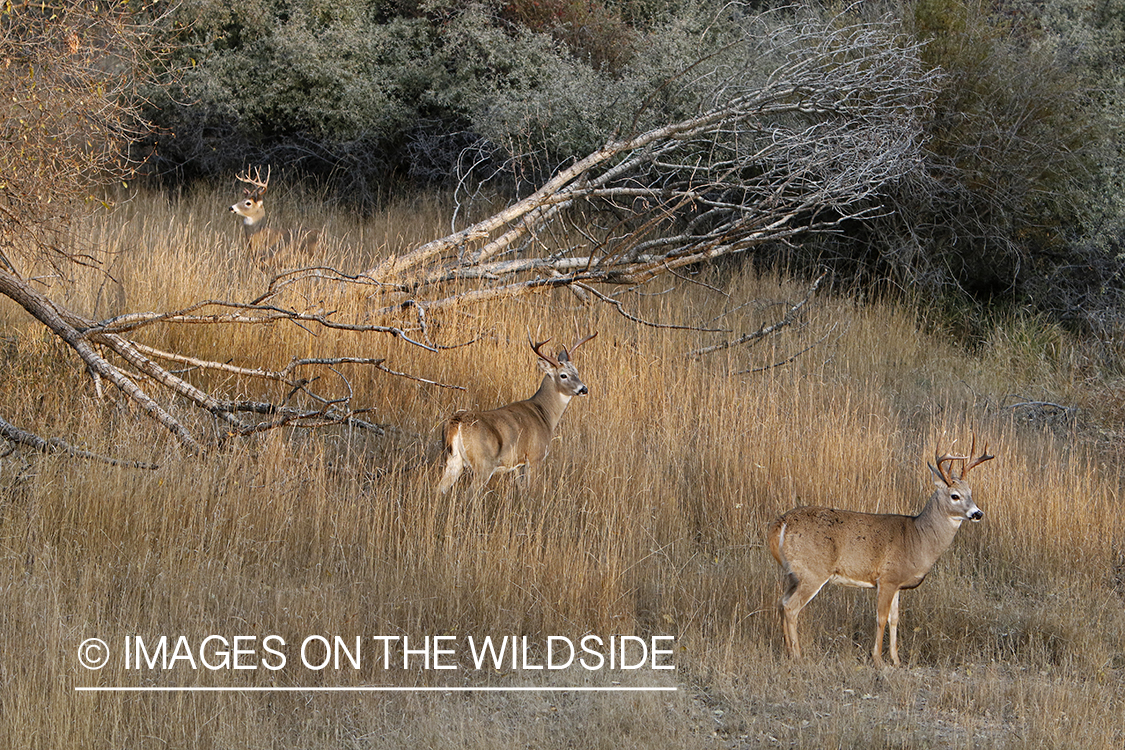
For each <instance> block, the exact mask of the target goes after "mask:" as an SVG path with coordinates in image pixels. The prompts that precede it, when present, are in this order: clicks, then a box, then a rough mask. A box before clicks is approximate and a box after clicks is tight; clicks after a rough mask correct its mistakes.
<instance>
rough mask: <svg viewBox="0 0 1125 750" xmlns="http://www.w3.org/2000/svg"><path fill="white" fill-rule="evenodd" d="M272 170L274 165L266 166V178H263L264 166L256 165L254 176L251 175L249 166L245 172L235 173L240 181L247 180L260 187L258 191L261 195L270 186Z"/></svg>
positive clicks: (248, 183) (247, 182)
mask: <svg viewBox="0 0 1125 750" xmlns="http://www.w3.org/2000/svg"><path fill="white" fill-rule="evenodd" d="M272 171H273V167H270V166H267V167H266V179H265V180H263V179H262V168H261V167H254V176H253V177H251V176H250V169H249V168H247V169H246V171H245V172H244V173H243V174H239V175H235V178H236V179H237V180H238V181H239V182H245V183H246V184H247V185H253V186H254V187H256V188H257V189H258V191H257V192H258V194H259V195H261V194H262V193H265V192H266V188H268V187H269V185H270V172H272Z"/></svg>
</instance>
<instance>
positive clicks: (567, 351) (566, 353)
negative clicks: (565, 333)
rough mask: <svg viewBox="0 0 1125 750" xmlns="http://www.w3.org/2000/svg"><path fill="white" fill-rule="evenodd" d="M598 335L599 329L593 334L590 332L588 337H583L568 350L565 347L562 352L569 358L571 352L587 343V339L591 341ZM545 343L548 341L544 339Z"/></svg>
mask: <svg viewBox="0 0 1125 750" xmlns="http://www.w3.org/2000/svg"><path fill="white" fill-rule="evenodd" d="M597 335H598V332H597V331H594V332H593V333H591V334H590V335H589V336H587V337H586V338H584V339H582V340H581V341H579V342H578V343H577V344H575V345H574V346H572V347H570V349H569V350H567V349H563V350H562V353H563V354H565V355H566V358H567V359H570V355H571V354H573V353H574V351H575V350H576V349H577V348H578V347H580V346H582V345H583V344H585V343H586V342H587V341H589V340H590V339H592V338H594V337H595V336H597ZM543 343H547V342H546V341H544V342H543Z"/></svg>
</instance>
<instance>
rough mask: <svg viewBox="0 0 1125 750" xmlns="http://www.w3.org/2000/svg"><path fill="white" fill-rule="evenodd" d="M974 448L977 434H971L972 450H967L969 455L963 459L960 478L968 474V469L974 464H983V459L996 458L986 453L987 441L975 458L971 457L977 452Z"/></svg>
mask: <svg viewBox="0 0 1125 750" xmlns="http://www.w3.org/2000/svg"><path fill="white" fill-rule="evenodd" d="M976 448H977V436H976V435H973V450H971V451H969V456H968V458H967V459H966V461H965V468H964V469H962V470H961V478H962V479H964V478H965V477H966V476H968V474H969V469H971V468H973V467H974V466H978V465H980V464H983V463H984V462H985V461H991V460H992V459H994V458H996V456H990V455H989V454H988V443H985V444H984V450H983V451H982V452H981V454H980V456H978V457H977V458H972V455H973V454H974V453H976V452H977V450H976Z"/></svg>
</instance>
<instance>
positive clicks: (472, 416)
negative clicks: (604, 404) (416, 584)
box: [438, 333, 598, 492]
mask: <svg viewBox="0 0 1125 750" xmlns="http://www.w3.org/2000/svg"><path fill="white" fill-rule="evenodd" d="M597 335H598V334H596V333H594V334H591V335H589V336H587V337H586V338H584V339H582V340H581V341H579V342H578V343H577V344H575V345H574V346H572V347H571V348H570V351H569V352H568V351H567V350H566V349H563V350H562V351H560V352H559V355H558V357H557V358H556V357H552V356H550V355H549V354H544V353H543V352H542V351H540V347H542V346H543V345H544V344H546V343H547V341H541V342H540V343H538V344H532V343H531V340H530V338H529V339H528V343H529V344H531V349H532V351H534V352H535V354H536V355H537V356H538V357H539V367H540V368H541V369H542V370H543V372H544V373H545V374H544V376H543V382H542V383H540V384H539V390H537V391H536V392H535V395H534V396H532V397H531V398H529V399H527V400H525V401H517V402H516V403H514V404H508V405H507V406H501V407H500V408H498V409H490V410H489V411H459V412H457V413H456V414H454V415H453V416H452V417H450V418H449V421H448V422H446V423H445V430H444V434H443V440H444V443H445V473H444V474H443V475H442V477H441V483H440V484H439V485H438V490H440V491H441V492H446V491H447V490H448V489H449V488H450V487H452V486H453V483H454V482H456V481H457V479H458V477H460V476H461V472H463V471H464V470H465V465H466V464H468V466H469V468H470V469H471V470H472V472H473V479H474V484H476V486H477V487H478V489H479V488H480V487H483V486H484V484H485V483H486V482H488V480H489V479H491V478H492V476H493V475H494V474H499V473H503V472H508V471H515V470H516V469H520V478H521V481H523V482H524V483H526V482H527V472H528V465H529V464H531V463H535V462H539V461H542V460H543V459H544V457H546V455H547V449H548V448H550V446H551V437H552V436H553V435H554V434H555V428H556V427H558V424H559V420H560V419H562V415H563V412H564V411H566V407H567V405H568V404H569V403H570V400H571V399H572V398H574V397H575V396H584V395H586V393H588V389H587V388H586V385H585V384H584V383H583V382H582V378H580V377H579V376H578V370H576V369H575V368H574V363H573V362H571V361H570V357H571V354H572V353H573V352H574V351H575V350H576V349H578V347H580V346H582V344H584V343H586V342H587V341H589V340H590V339H592V338H594V336H597ZM548 341H550V339H548Z"/></svg>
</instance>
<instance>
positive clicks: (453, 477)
mask: <svg viewBox="0 0 1125 750" xmlns="http://www.w3.org/2000/svg"><path fill="white" fill-rule="evenodd" d="M464 470H465V459H463V458H462V457H461V454H460V453H450V454H449V456H448V457H447V458H446V459H445V473H444V474H442V476H441V483H440V484H438V492H441V493H442V494H444V493H446V492H447V491H449V488H450V487H452V486H453V483H454V482H456V481H457V479H458V478H459V477H460V476H461V472H462V471H464Z"/></svg>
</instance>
